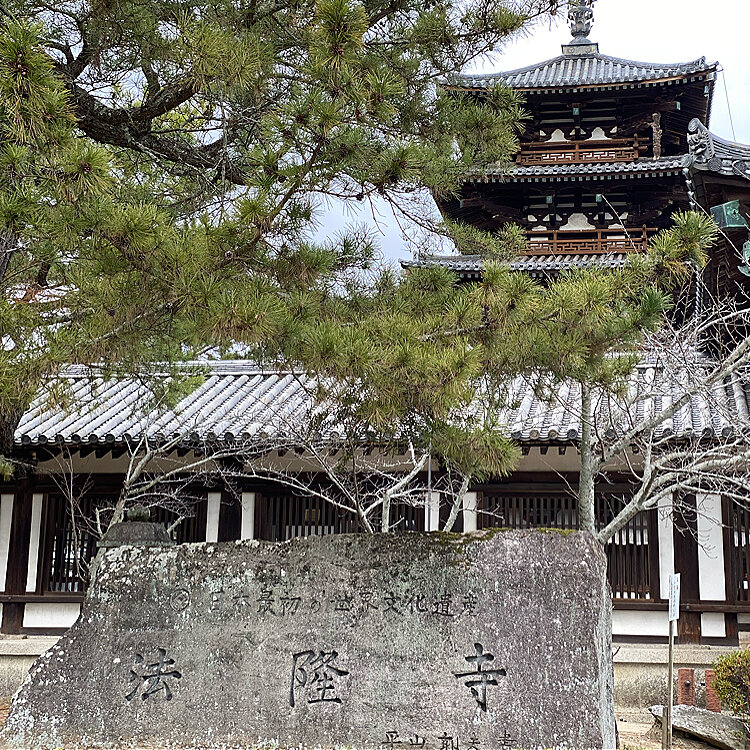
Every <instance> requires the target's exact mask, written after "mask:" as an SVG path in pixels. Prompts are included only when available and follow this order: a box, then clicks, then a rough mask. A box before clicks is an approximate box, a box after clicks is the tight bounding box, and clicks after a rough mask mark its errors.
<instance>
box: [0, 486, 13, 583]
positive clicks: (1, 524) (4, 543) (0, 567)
mask: <svg viewBox="0 0 750 750" xmlns="http://www.w3.org/2000/svg"><path fill="white" fill-rule="evenodd" d="M12 520H13V495H11V494H7V495H0V591H5V579H6V577H7V575H8V550H9V548H10V524H11V522H12Z"/></svg>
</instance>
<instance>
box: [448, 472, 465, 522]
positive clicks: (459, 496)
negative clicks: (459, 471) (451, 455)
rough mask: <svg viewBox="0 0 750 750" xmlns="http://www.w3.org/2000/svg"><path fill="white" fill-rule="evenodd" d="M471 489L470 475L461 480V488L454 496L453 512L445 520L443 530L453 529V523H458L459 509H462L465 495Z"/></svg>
mask: <svg viewBox="0 0 750 750" xmlns="http://www.w3.org/2000/svg"><path fill="white" fill-rule="evenodd" d="M468 491H469V477H464V478H463V479H462V480H461V489H459V491H458V492H457V493H456V494H455V495H454V497H453V505H452V506H451V512H450V515H449V516H448V520H447V521H446V522H445V526H444V527H443V531H452V530H453V524H454V523H456V519H457V518H458V511H459V510H461V506H462V505H463V499H464V495H465V494H466V493H467V492H468Z"/></svg>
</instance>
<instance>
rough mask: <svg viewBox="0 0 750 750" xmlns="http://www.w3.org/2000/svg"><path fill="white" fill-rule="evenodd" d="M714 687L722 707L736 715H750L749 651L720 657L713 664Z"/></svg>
mask: <svg viewBox="0 0 750 750" xmlns="http://www.w3.org/2000/svg"><path fill="white" fill-rule="evenodd" d="M714 669H715V670H716V681H715V682H714V687H715V688H716V692H717V693H718V695H719V698H720V700H721V703H722V706H726V707H727V708H729V709H730V710H731V711H733V712H734V713H736V714H742V715H745V716H747V715H748V714H750V649H748V648H746V649H742V650H740V651H733V652H732V653H731V654H727V655H726V656H720V657H719V658H718V659H717V660H716V662H715V663H714Z"/></svg>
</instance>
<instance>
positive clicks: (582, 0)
mask: <svg viewBox="0 0 750 750" xmlns="http://www.w3.org/2000/svg"><path fill="white" fill-rule="evenodd" d="M595 1H596V0H570V5H569V7H568V22H569V23H570V30H571V31H572V32H573V39H580V38H582V37H584V38H585V37H587V36H588V35H589V32H590V31H591V26H592V25H593V23H594V2H595Z"/></svg>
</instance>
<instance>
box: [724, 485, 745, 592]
mask: <svg viewBox="0 0 750 750" xmlns="http://www.w3.org/2000/svg"><path fill="white" fill-rule="evenodd" d="M725 506H726V511H725V514H724V517H725V518H726V519H727V526H728V528H727V534H728V536H729V544H728V547H729V555H728V557H729V560H728V561H727V562H728V566H727V567H728V568H729V580H730V591H731V592H732V593H731V595H732V597H733V602H732V603H734V604H744V603H745V602H750V510H748V509H747V508H745V507H741V506H739V505H737V504H736V503H734V502H731V501H728V500H725Z"/></svg>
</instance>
